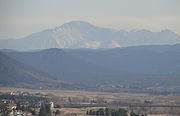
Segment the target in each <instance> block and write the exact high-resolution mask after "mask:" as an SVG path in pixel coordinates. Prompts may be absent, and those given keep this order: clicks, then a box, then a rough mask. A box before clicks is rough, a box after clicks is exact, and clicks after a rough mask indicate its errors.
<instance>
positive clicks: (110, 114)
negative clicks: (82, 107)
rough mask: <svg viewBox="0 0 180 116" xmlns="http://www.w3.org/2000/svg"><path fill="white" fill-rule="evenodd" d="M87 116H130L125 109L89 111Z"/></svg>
mask: <svg viewBox="0 0 180 116" xmlns="http://www.w3.org/2000/svg"><path fill="white" fill-rule="evenodd" d="M86 114H87V115H93V116H128V114H127V110H125V109H121V108H120V109H117V110H116V109H109V108H105V109H103V108H101V109H98V110H89V111H87V112H86Z"/></svg>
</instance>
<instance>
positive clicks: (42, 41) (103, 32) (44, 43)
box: [0, 21, 180, 51]
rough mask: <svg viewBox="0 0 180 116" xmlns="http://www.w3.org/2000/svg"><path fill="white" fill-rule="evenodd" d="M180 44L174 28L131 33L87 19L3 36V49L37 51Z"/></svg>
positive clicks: (0, 45) (179, 37) (1, 43)
mask: <svg viewBox="0 0 180 116" xmlns="http://www.w3.org/2000/svg"><path fill="white" fill-rule="evenodd" d="M177 43H180V36H179V35H177V34H176V33H174V32H172V31H170V30H162V31H160V32H151V31H149V30H145V29H142V30H131V31H130V32H127V31H124V30H120V31H116V30H112V29H107V28H101V27H97V26H94V25H92V24H89V23H88V22H83V21H72V22H69V23H65V24H63V25H61V26H59V27H56V28H54V29H48V30H44V31H42V32H37V33H33V34H31V35H29V36H26V37H24V38H19V39H4V40H2V39H0V48H1V49H15V50H20V51H22V50H36V49H48V48H73V49H74V48H115V47H126V46H138V45H165V44H171V45H172V44H177Z"/></svg>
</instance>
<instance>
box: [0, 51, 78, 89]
mask: <svg viewBox="0 0 180 116" xmlns="http://www.w3.org/2000/svg"><path fill="white" fill-rule="evenodd" d="M0 86H3V87H5V86H10V87H23V88H33V89H39V88H43V89H52V88H53V89H74V88H78V85H75V84H72V83H68V82H65V81H60V80H53V79H52V77H50V76H49V75H47V74H45V73H42V72H40V71H38V70H36V69H35V68H33V67H31V66H28V65H26V64H23V63H21V62H18V61H16V60H14V59H12V58H10V57H9V56H7V55H5V54H4V53H2V52H0Z"/></svg>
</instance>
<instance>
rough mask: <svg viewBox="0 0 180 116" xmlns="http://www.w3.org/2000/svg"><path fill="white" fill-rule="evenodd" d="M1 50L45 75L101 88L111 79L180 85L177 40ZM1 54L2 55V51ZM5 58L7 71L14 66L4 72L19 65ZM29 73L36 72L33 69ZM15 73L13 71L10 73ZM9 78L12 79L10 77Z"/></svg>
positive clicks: (121, 83)
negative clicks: (107, 46)
mask: <svg viewBox="0 0 180 116" xmlns="http://www.w3.org/2000/svg"><path fill="white" fill-rule="evenodd" d="M2 51H3V52H4V54H6V55H8V57H7V56H6V57H7V58H4V60H8V59H10V58H9V57H11V58H13V59H15V60H16V61H18V62H21V63H22V64H25V65H28V66H31V67H33V68H35V69H36V70H39V71H40V72H43V73H46V74H48V75H50V76H46V77H48V79H52V80H54V79H55V80H65V81H71V82H75V83H79V84H87V85H89V83H91V84H90V85H91V86H92V87H95V88H97V87H96V86H95V85H98V84H103V86H102V88H103V87H104V88H105V86H108V87H111V86H109V85H111V84H112V83H113V84H114V86H115V87H116V88H136V89H143V88H145V89H148V88H149V87H150V88H151V87H158V86H161V87H162V88H163V87H164V88H168V87H169V86H173V89H175V88H178V87H179V85H180V78H179V76H180V44H176V45H147V46H136V47H122V48H112V49H57V48H52V49H46V50H39V51H28V52H17V51H13V50H2ZM1 57H5V56H4V55H3V54H2V55H1ZM8 62H9V61H3V60H1V63H2V65H1V66H4V67H6V68H7V71H9V69H8V68H10V67H16V68H14V69H13V71H9V72H11V73H9V72H7V73H6V74H12V73H13V72H14V71H16V70H17V69H18V68H21V67H17V66H18V65H17V64H16V65H14V66H11V65H12V64H13V63H14V62H15V61H14V60H13V63H11V64H8V65H7V63H8ZM23 66H24V65H23ZM1 69H3V68H1ZM10 69H11V68H10ZM4 70H5V68H4ZM23 70H24V68H23ZM33 71H34V70H33ZM16 72H18V73H17V74H22V73H27V71H23V72H22V71H21V73H20V71H16ZM3 73H5V71H2V73H1V76H2V74H3ZM28 74H31V76H35V75H34V74H33V75H32V73H28ZM15 75H16V73H14V74H12V75H11V76H12V77H13V76H15ZM7 77H8V76H7ZM16 77H17V76H16ZM19 77H22V79H20V80H19V81H22V80H23V79H25V78H24V77H23V76H18V78H19ZM13 78H15V77H13ZM4 79H5V80H6V79H7V78H4ZM36 79H37V78H36ZM38 79H39V78H38ZM10 80H11V81H14V80H13V79H10ZM17 80H18V79H17ZM25 80H26V79H25ZM31 80H32V79H31ZM43 80H44V79H43ZM4 82H6V81H4ZM28 82H31V81H28ZM35 82H36V81H35ZM61 82H62V81H61ZM1 83H2V81H1ZM68 84H69V83H66V84H65V83H62V84H61V85H63V86H64V87H67V88H68ZM70 85H71V84H70ZM71 86H72V85H71ZM78 87H79V88H81V87H80V86H79V85H76V88H78ZM70 88H71V87H70ZM98 88H100V87H98ZM111 89H112V88H111ZM169 89H170V88H169ZM171 89H172V88H171ZM106 90H108V89H106ZM164 91H165V90H164Z"/></svg>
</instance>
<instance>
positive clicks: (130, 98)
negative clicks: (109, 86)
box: [0, 87, 180, 116]
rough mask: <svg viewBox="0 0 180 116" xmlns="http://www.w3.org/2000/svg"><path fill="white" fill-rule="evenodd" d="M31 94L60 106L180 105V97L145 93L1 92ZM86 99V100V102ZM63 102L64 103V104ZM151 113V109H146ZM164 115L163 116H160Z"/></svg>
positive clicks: (81, 111) (68, 112)
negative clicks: (95, 102)
mask: <svg viewBox="0 0 180 116" xmlns="http://www.w3.org/2000/svg"><path fill="white" fill-rule="evenodd" d="M13 91H21V92H29V93H41V94H49V95H52V97H51V98H52V101H54V102H55V103H58V104H67V103H68V98H69V97H71V98H72V104H88V103H90V102H87V101H90V100H100V101H101V100H103V101H106V103H115V104H114V105H108V107H112V108H115V107H116V108H117V107H122V106H121V105H120V104H123V103H126V104H139V103H144V102H145V101H146V100H149V101H152V104H155V105H180V96H176V95H150V94H143V93H137V94H136V93H110V92H93V91H79V90H32V89H24V88H7V87H0V92H13ZM84 99H85V100H84ZM62 101H63V102H62ZM98 108H101V107H82V108H60V111H61V114H63V115H64V116H75V115H76V114H78V115H77V116H85V114H86V111H87V110H88V109H98ZM145 109H146V111H147V112H149V108H145ZM134 110H135V111H137V112H139V111H140V112H141V111H142V108H135V109H134ZM151 110H152V111H154V113H156V114H153V115H150V114H149V115H148V116H170V114H163V113H174V116H175V114H176V113H178V112H179V111H180V108H151ZM160 114H162V115H160Z"/></svg>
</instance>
